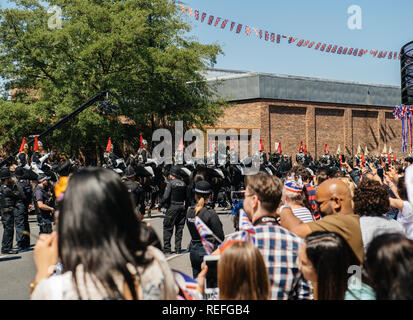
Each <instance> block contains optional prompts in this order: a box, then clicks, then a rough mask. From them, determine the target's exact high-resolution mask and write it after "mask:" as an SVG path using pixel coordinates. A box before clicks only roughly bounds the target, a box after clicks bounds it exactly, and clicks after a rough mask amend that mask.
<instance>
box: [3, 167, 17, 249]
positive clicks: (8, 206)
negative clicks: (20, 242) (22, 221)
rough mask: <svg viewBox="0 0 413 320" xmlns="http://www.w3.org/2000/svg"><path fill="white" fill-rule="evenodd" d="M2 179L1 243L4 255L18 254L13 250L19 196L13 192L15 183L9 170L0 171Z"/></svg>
mask: <svg viewBox="0 0 413 320" xmlns="http://www.w3.org/2000/svg"><path fill="white" fill-rule="evenodd" d="M0 179H1V187H0V191H1V199H0V211H1V221H2V223H3V228H4V231H3V239H2V242H1V253H2V254H16V253H18V251H17V250H14V249H13V236H14V210H15V207H16V200H17V196H16V194H15V193H14V192H13V181H12V178H11V173H10V169H9V168H3V169H1V170H0Z"/></svg>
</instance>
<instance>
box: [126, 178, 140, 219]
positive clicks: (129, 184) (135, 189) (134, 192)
mask: <svg viewBox="0 0 413 320" xmlns="http://www.w3.org/2000/svg"><path fill="white" fill-rule="evenodd" d="M123 183H124V184H125V186H126V188H127V189H128V192H129V193H130V194H131V196H132V199H133V203H134V204H135V208H136V209H137V210H138V211H139V212H140V213H142V212H141V206H142V201H141V199H142V197H143V188H142V186H141V185H140V184H139V182H137V181H134V180H124V181H123Z"/></svg>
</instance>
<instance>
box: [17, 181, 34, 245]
mask: <svg viewBox="0 0 413 320" xmlns="http://www.w3.org/2000/svg"><path fill="white" fill-rule="evenodd" d="M14 192H15V194H16V195H17V201H16V207H15V209H14V223H15V225H16V243H17V247H18V248H19V249H26V248H28V247H30V237H29V236H28V235H24V234H22V231H27V232H30V227H29V205H30V203H31V201H32V188H31V186H30V184H29V182H28V181H27V180H25V179H19V180H18V182H17V183H16V184H15V186H14Z"/></svg>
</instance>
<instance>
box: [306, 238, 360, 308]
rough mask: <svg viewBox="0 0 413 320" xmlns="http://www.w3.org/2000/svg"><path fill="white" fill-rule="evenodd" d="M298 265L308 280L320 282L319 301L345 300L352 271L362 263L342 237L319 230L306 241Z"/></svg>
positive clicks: (318, 285)
mask: <svg viewBox="0 0 413 320" xmlns="http://www.w3.org/2000/svg"><path fill="white" fill-rule="evenodd" d="M298 265H299V268H300V271H301V272H302V274H303V276H304V278H305V279H306V280H309V281H312V282H314V283H317V288H318V297H317V299H318V300H343V299H344V295H345V292H346V290H347V282H348V278H349V276H350V274H349V273H348V268H349V267H350V266H351V265H359V262H358V260H357V257H356V256H355V254H354V253H353V251H352V250H351V248H350V246H349V245H348V244H347V242H346V241H345V240H344V239H343V238H342V237H341V236H340V235H339V234H337V233H334V232H327V231H318V232H314V233H312V234H310V235H308V236H307V237H306V238H305V240H304V243H303V245H302V246H301V248H300V250H299V253H298Z"/></svg>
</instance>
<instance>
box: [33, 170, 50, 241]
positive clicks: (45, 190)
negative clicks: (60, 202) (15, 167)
mask: <svg viewBox="0 0 413 320" xmlns="http://www.w3.org/2000/svg"><path fill="white" fill-rule="evenodd" d="M49 180H50V177H48V176H46V175H44V174H40V175H39V177H38V179H37V181H38V185H37V186H36V188H35V189H34V193H33V202H34V207H35V210H36V214H37V222H38V224H39V234H40V233H52V231H53V230H52V229H53V228H52V222H53V221H54V212H55V209H54V208H53V203H52V199H53V194H52V192H51V190H50V188H49Z"/></svg>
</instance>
